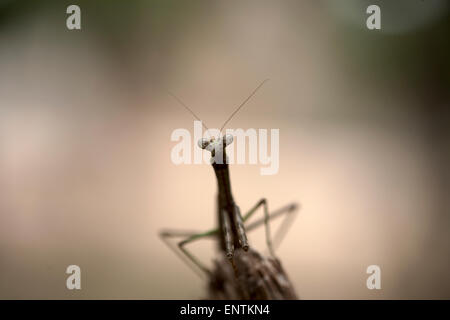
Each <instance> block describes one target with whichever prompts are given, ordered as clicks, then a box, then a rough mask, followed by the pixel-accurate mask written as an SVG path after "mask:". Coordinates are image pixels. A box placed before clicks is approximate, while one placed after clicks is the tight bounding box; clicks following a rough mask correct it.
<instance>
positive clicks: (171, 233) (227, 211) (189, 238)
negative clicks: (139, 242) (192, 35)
mask: <svg viewBox="0 0 450 320" xmlns="http://www.w3.org/2000/svg"><path fill="white" fill-rule="evenodd" d="M267 80H268V79H266V80H264V81H262V82H261V83H260V84H259V85H258V86H257V87H256V89H254V90H253V92H252V93H251V94H250V95H249V96H248V97H247V98H246V99H245V100H244V101H243V102H242V103H241V104H240V105H239V106H238V107H237V108H236V109H235V111H234V112H233V113H232V114H231V115H230V117H229V118H228V119H227V120H226V121H225V123H224V124H223V125H222V127H221V129H220V134H219V136H217V137H214V136H213V137H210V138H202V139H200V140H199V141H198V147H199V148H201V149H204V150H208V151H210V152H211V165H212V167H213V169H214V173H215V176H216V180H217V186H218V194H217V216H218V227H216V228H214V229H211V230H208V231H205V232H185V231H178V230H163V231H161V232H160V234H159V235H160V237H161V239H162V240H163V241H164V242H165V243H166V244H167V245H168V246H169V247H170V248H171V249H172V250H174V252H175V253H177V254H178V255H179V256H180V257H181V258H182V259H183V260H184V261H185V262H187V263H188V264H189V265H190V266H191V267H192V268H193V270H194V271H196V272H197V273H198V274H199V275H200V276H207V277H209V276H211V274H212V272H211V270H210V269H209V268H208V267H207V266H206V265H205V264H204V263H202V262H201V261H200V260H199V259H198V258H197V257H196V256H195V255H194V254H192V253H191V252H190V251H189V250H187V248H186V245H188V244H190V243H192V242H194V241H197V240H200V239H205V238H215V239H216V240H217V241H218V244H219V250H220V251H221V252H222V253H223V254H224V255H225V256H226V258H227V260H228V261H229V263H230V264H231V265H232V267H233V269H234V271H235V274H236V275H238V272H239V270H237V268H236V264H235V263H234V252H235V250H237V249H239V248H240V249H242V250H244V251H245V252H247V251H248V250H249V248H250V245H249V241H248V238H247V232H249V231H252V230H254V229H256V228H257V227H259V226H260V225H262V224H264V226H265V238H266V244H267V248H268V251H269V255H270V256H272V257H274V256H275V252H274V242H273V241H272V238H271V233H270V221H271V220H273V219H274V218H277V217H279V216H282V215H285V219H284V221H283V223H282V224H281V225H280V227H279V228H278V230H277V232H276V235H275V238H274V239H276V240H278V241H276V243H279V242H280V241H281V237H282V236H284V235H285V234H286V231H287V228H288V227H289V226H290V225H291V224H292V223H291V222H292V219H293V218H294V217H295V215H294V213H296V212H297V211H298V205H297V204H296V203H291V204H289V205H287V206H284V207H282V208H281V209H278V210H277V211H274V212H271V213H270V212H269V208H268V204H267V199H266V198H262V199H260V200H259V201H258V202H257V203H256V204H255V205H254V206H253V207H252V208H251V209H250V210H249V211H248V212H246V213H245V214H244V215H242V214H241V210H240V208H239V206H238V205H237V204H236V202H235V200H234V197H233V193H232V189H231V180H230V169H229V164H228V161H227V155H226V147H227V146H229V145H230V144H231V143H232V142H233V136H232V135H229V134H225V135H221V133H222V130H223V128H225V126H226V124H227V123H228V122H229V121H230V120H231V119H232V118H233V116H234V115H235V114H236V113H237V112H238V111H239V110H240V109H241V108H242V107H243V106H244V105H245V104H246V103H247V102H248V101H249V100H250V99H251V98H252V97H253V96H254V95H255V93H256V92H257V91H258V90H259V88H261V86H262V85H263V84H264V83H265V82H266V81H267ZM171 95H172V96H173V97H174V98H175V99H176V100H177V101H178V102H179V103H180V104H181V105H182V106H183V107H184V108H186V110H187V111H188V112H189V113H191V114H192V115H193V116H194V118H196V119H197V120H199V121H201V120H200V118H199V117H197V115H196V114H195V113H194V112H193V111H192V110H191V109H190V108H188V107H187V106H186V105H185V104H184V103H183V102H182V101H181V100H180V99H179V98H177V97H176V96H175V95H173V94H171ZM202 123H203V122H202ZM204 126H205V128H206V129H207V130H208V128H207V127H206V125H204ZM259 208H262V209H263V214H264V216H263V217H261V218H259V219H258V220H256V221H254V222H252V223H250V222H249V219H250V218H251V217H252V216H253V215H254V214H255V213H256V212H257V211H258V209H259ZM173 238H182V240H181V241H179V242H178V243H177V246H174V245H173V243H172V242H171V241H170V239H173Z"/></svg>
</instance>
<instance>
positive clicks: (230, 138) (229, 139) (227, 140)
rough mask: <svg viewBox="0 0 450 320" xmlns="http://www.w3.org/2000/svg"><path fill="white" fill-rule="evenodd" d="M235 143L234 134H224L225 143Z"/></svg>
mask: <svg viewBox="0 0 450 320" xmlns="http://www.w3.org/2000/svg"><path fill="white" fill-rule="evenodd" d="M232 143H233V136H232V135H231V134H226V135H224V136H223V144H224V145H225V147H226V146H228V145H230V144H232Z"/></svg>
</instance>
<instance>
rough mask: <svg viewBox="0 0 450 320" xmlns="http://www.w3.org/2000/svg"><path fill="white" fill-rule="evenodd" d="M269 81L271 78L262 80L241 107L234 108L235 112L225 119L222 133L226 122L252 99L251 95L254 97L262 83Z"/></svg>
mask: <svg viewBox="0 0 450 320" xmlns="http://www.w3.org/2000/svg"><path fill="white" fill-rule="evenodd" d="M267 81H269V79H265V80H264V81H263V82H261V83H260V84H259V86H257V87H256V89H255V90H253V92H252V93H251V94H250V95H249V96H248V97H247V99H245V100H244V102H242V103H241V104H240V105H239V107H237V109H236V110H234V112H233V113H232V114H231V116H229V117H228V119H227V120H226V121H225V123H224V124H223V125H222V128H220V132H221V133H222V130H223V128H225V126H226V124H227V123H228V122H229V121H230V120H231V119H232V118H233V117H234V115H235V114H236V113H237V112H238V111H239V110H240V109H241V108H242V107H243V106H244V105H245V104H246V103H247V102H248V100H250V98H251V97H253V96H254V95H255V93H256V91H258V90H259V88H261V87H262V85H263V84H264V83H266V82H267Z"/></svg>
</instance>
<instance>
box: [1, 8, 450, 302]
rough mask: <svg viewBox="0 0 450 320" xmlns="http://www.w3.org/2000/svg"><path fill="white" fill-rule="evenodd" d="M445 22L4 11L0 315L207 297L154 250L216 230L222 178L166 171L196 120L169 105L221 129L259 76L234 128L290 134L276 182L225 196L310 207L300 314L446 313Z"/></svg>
mask: <svg viewBox="0 0 450 320" xmlns="http://www.w3.org/2000/svg"><path fill="white" fill-rule="evenodd" d="M73 3H77V4H79V5H80V7H81V12H82V30H80V31H69V30H67V29H66V21H65V20H66V18H67V14H66V13H65V11H66V7H67V6H68V5H69V4H73ZM338 3H339V4H338ZM369 4H379V5H380V7H381V10H382V30H381V31H369V30H368V29H367V28H366V27H365V20H366V17H367V14H366V13H365V8H366V7H367V6H368V5H369ZM448 18H449V4H448V2H447V1H439V0H434V1H432V0H429V1H419V0H417V1H415V0H410V1H395V2H393V1H390V2H389V1H375V0H374V1H345V2H344V1H339V2H337V1H313V0H309V1H184V2H183V1H177V2H174V1H133V2H132V3H131V2H126V1H94V2H91V1H76V2H67V1H39V2H37V1H5V0H2V1H0V97H1V100H0V298H3V299H19V298H26V299H55V298H56V299H71V298H82V299H110V298H112V299H119V298H120V299H148V298H149V299H185V298H192V299H196V298H201V297H204V296H205V283H204V282H203V281H202V280H201V279H199V278H198V277H197V276H196V274H194V273H193V272H192V271H191V270H190V269H189V268H188V267H187V266H186V265H184V264H183V263H182V261H180V260H179V259H178V258H177V257H176V256H175V255H174V254H173V252H171V251H170V250H169V249H168V248H167V247H166V246H165V245H164V244H163V243H162V242H161V241H160V239H159V238H158V235H157V234H158V231H159V230H161V229H163V228H173V229H177V228H180V229H194V230H207V229H209V228H211V227H212V226H213V225H214V224H215V223H216V217H215V214H216V213H215V196H216V181H215V177H214V173H213V170H212V168H211V167H210V166H208V165H180V166H176V165H174V164H173V163H172V162H171V160H170V152H171V149H172V147H173V146H174V145H175V142H172V141H170V135H171V133H172V131H173V130H174V129H177V128H186V129H189V130H190V131H191V132H192V130H193V121H192V120H193V119H192V117H191V116H190V115H189V114H188V113H187V112H185V111H184V110H183V109H182V108H180V106H179V105H178V104H177V103H176V101H174V100H173V99H171V98H170V97H169V96H168V95H167V94H166V90H170V91H172V92H174V93H176V94H177V95H178V96H180V97H181V98H182V99H183V100H184V101H185V102H186V103H187V104H188V105H189V106H190V107H191V108H192V109H194V110H195V112H196V113H197V114H198V115H200V117H201V118H202V119H203V120H204V121H205V122H206V124H207V125H208V126H210V127H219V126H220V125H221V124H222V122H223V121H224V120H225V119H226V118H227V117H228V116H229V114H230V113H231V112H232V111H233V110H234V108H235V107H236V106H237V105H238V104H239V103H240V102H241V101H242V100H243V99H244V98H245V97H246V96H247V95H248V94H249V93H250V92H251V91H252V90H253V88H254V87H255V86H256V85H257V84H258V83H259V82H260V81H261V80H263V79H265V78H270V79H271V80H270V81H269V82H268V83H267V84H266V85H265V86H264V87H263V88H262V89H261V91H259V92H258V94H257V95H256V96H255V97H254V98H253V99H252V100H251V101H250V102H249V104H248V105H247V106H246V107H245V108H244V109H243V110H242V111H241V112H240V113H239V114H238V115H237V116H236V117H235V118H234V119H233V120H232V122H231V123H230V125H229V127H231V128H244V129H247V128H267V129H270V128H279V129H280V170H279V173H278V174H276V175H272V176H261V175H260V174H259V166H258V165H234V166H232V167H231V179H232V186H233V191H234V195H235V198H236V201H237V202H238V204H239V206H240V207H241V209H242V210H243V211H246V210H247V209H249V208H250V207H251V206H253V205H254V204H255V203H256V202H257V201H258V200H259V199H260V198H261V197H267V198H268V200H269V207H270V208H272V209H276V208H279V207H281V206H283V205H285V204H287V203H289V202H292V201H295V202H298V203H301V206H302V209H301V211H300V214H299V215H298V218H297V219H296V220H295V222H294V225H293V226H292V228H291V230H290V232H289V233H288V234H287V235H286V237H285V239H284V242H283V243H282V245H281V247H280V248H279V250H278V256H279V257H280V259H281V260H282V262H283V265H284V267H285V269H286V270H287V272H288V274H289V276H290V277H291V280H292V281H293V282H294V284H295V287H296V289H297V291H298V293H299V295H300V296H301V298H304V299H381V298H385V299H418V298H424V299H430V298H447V299H448V298H450V277H449V274H448V270H449V267H450V255H449V252H450V235H449V226H450V209H449V207H450V203H449V198H448V194H449V191H450V188H449V181H450V177H449V169H448V164H449V163H450V162H449V160H450V157H449V153H448V146H449V142H450V141H449V134H448V133H449V132H448V128H449V126H448V124H449V121H448V120H449V102H450V99H449V81H450V77H449V75H450V59H449V43H448V38H449V34H448V30H450V28H449V19H448ZM263 237H264V232H263V230H260V231H258V232H255V233H252V234H251V235H250V241H251V244H252V245H253V246H254V247H255V248H257V249H258V250H263V249H264V248H265V246H264V238H263ZM191 248H192V250H193V251H194V252H195V253H196V254H197V255H198V256H199V257H201V259H203V260H204V261H206V262H208V261H211V260H212V259H213V258H214V257H215V256H216V255H217V252H216V251H215V247H214V243H213V242H211V241H205V242H199V243H196V244H195V245H192V247H191ZM70 264H76V265H79V266H80V267H81V272H82V284H81V285H82V289H81V290H79V291H76V290H75V291H69V290H67V289H66V287H65V283H66V277H67V275H66V274H65V270H66V267H67V266H68V265H70ZM372 264H376V265H379V266H380V267H381V271H382V275H381V286H382V289H381V290H368V289H367V288H366V279H367V277H368V274H366V268H367V266H369V265H372Z"/></svg>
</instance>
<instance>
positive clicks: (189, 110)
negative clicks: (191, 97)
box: [168, 92, 209, 131]
mask: <svg viewBox="0 0 450 320" xmlns="http://www.w3.org/2000/svg"><path fill="white" fill-rule="evenodd" d="M168 93H169V95H171V96H172V97H173V98H175V100H177V101H178V102H179V103H180V104H181V105H182V106H183V107H184V108H185V109H186V110H187V111H188V112H189V113H190V114H192V115H193V116H194V118H195V119H197V120H198V121H200V122H201V123H202V125H203V127H204V128H205V129H206V131H208V130H209V129H208V127H207V126H206V124H204V123H203V121H202V120H201V119H200V118H199V117H198V116H197V115H196V114H195V113H194V111H192V110H191V109H190V108H189V107H188V106H187V105H186V104H185V103H184V102H183V101H181V100H180V99H179V98H178V97H177V96H176V95H174V94H173V93H171V92H168Z"/></svg>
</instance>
